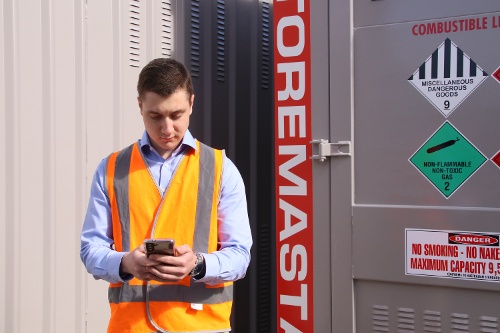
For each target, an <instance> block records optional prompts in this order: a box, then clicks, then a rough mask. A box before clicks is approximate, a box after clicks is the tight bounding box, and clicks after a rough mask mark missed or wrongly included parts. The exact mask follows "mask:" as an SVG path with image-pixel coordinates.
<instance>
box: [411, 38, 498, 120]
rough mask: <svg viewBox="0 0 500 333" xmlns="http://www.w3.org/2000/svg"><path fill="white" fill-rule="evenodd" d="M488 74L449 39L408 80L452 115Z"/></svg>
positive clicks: (443, 110)
mask: <svg viewBox="0 0 500 333" xmlns="http://www.w3.org/2000/svg"><path fill="white" fill-rule="evenodd" d="M487 77H488V74H486V72H485V71H483V70H482V69H481V67H479V66H478V65H477V64H476V63H475V62H474V61H473V60H472V59H471V58H469V57H468V56H467V55H466V54H465V53H464V52H463V51H462V50H461V49H460V48H459V47H457V46H456V45H455V43H453V42H452V41H451V40H450V39H449V38H447V39H446V40H445V41H444V42H443V43H442V44H441V45H440V46H439V47H438V48H437V49H436V50H435V51H434V52H433V53H432V55H431V56H430V57H429V58H428V59H427V60H426V61H425V62H424V63H423V64H422V65H421V66H420V67H419V68H418V69H417V70H416V71H415V72H414V73H413V75H412V76H410V78H409V79H408V81H409V82H410V83H411V84H412V85H413V86H414V87H415V88H417V90H418V91H420V93H421V94H422V95H424V96H425V98H427V99H428V100H429V102H431V103H432V105H434V106H435V107H436V108H437V109H438V110H439V111H440V112H441V113H442V114H443V115H444V116H445V117H448V115H450V114H451V113H452V112H453V111H454V110H455V109H456V108H457V107H458V106H459V105H460V104H461V103H462V102H463V101H464V100H465V99H466V98H467V97H468V96H469V95H470V94H471V93H472V92H473V91H474V89H476V88H477V87H478V86H479V85H480V84H481V83H482V82H483V81H484V80H485V79H486V78H487Z"/></svg>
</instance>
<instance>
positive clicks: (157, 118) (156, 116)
mask: <svg viewBox="0 0 500 333" xmlns="http://www.w3.org/2000/svg"><path fill="white" fill-rule="evenodd" d="M151 119H153V120H160V119H161V116H159V115H157V114H156V115H155V114H153V115H151Z"/></svg>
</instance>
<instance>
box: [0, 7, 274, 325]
mask: <svg viewBox="0 0 500 333" xmlns="http://www.w3.org/2000/svg"><path fill="white" fill-rule="evenodd" d="M265 5H267V7H266V8H267V9H268V8H269V2H265ZM196 6H198V7H196ZM200 7H201V9H200ZM261 7H262V2H260V1H257V0H254V1H252V2H247V1H240V2H228V1H221V0H218V1H217V0H212V1H210V2H209V1H203V2H202V1H197V0H193V1H186V0H161V1H154V2H149V1H148V2H146V1H135V0H130V1H126V0H121V1H101V0H74V1H55V0H39V1H30V2H27V1H15V0H0V107H1V108H2V109H3V117H0V132H1V133H3V138H4V139H3V140H0V154H2V155H3V156H5V158H4V159H3V160H2V162H0V184H2V187H1V190H0V211H2V212H3V215H2V218H1V219H0V250H2V251H1V252H0V253H1V254H0V293H1V294H2V295H4V297H1V298H0V332H9V333H11V332H12V333H17V332H50V333H52V332H56V333H57V332H77V333H79V332H104V331H105V330H106V326H107V322H108V318H109V306H108V303H107V283H106V282H103V281H95V280H94V279H93V278H92V277H91V276H90V275H88V274H87V273H86V272H85V269H84V267H83V265H82V264H81V262H80V258H79V247H80V240H79V238H80V231H81V226H82V221H83V218H84V215H85V212H86V208H87V200H88V195H89V187H90V181H91V179H92V177H93V173H94V171H95V168H96V166H97V165H98V163H99V162H100V161H101V159H102V158H104V157H106V156H107V155H108V154H109V153H111V152H112V151H115V150H118V149H120V148H122V147H124V146H126V145H128V144H130V143H131V142H133V141H135V140H137V139H138V138H139V137H140V135H141V134H142V131H143V125H142V120H141V118H140V114H139V109H138V106H137V100H136V96H137V93H136V91H135V87H136V81H137V76H138V74H139V71H140V68H142V66H144V65H145V64H146V62H147V61H149V60H150V59H152V58H155V57H161V56H174V57H176V58H178V59H185V61H186V62H187V64H188V66H191V69H195V70H194V72H193V74H194V75H193V76H194V77H195V80H196V81H197V82H196V83H195V84H196V89H197V91H196V101H197V102H196V103H195V105H196V108H197V110H199V112H197V113H196V115H194V116H193V119H192V131H193V132H194V133H195V135H197V136H198V137H199V138H200V139H201V140H203V141H204V142H206V143H208V144H212V145H215V146H220V147H225V148H227V151H228V155H229V156H230V157H231V158H232V159H233V161H235V163H236V164H237V165H238V167H239V168H240V171H241V173H242V175H243V177H244V179H245V181H246V182H247V189H248V193H249V194H248V198H249V208H250V214H251V220H252V224H253V226H252V228H253V229H254V238H255V240H256V245H255V247H254V250H253V252H254V253H253V255H254V254H255V253H256V252H255V249H257V247H259V244H258V243H259V241H260V239H264V238H265V239H266V240H265V241H264V243H262V245H264V247H265V248H262V247H261V249H260V250H259V251H262V253H264V255H265V257H266V258H268V257H269V251H270V248H272V246H271V245H270V244H268V242H269V239H272V235H271V236H270V235H268V234H267V231H266V230H268V229H272V228H270V226H271V225H272V216H273V214H272V213H271V212H270V211H269V210H270V209H272V207H273V200H272V187H271V186H272V185H271V184H272V175H271V173H272V167H271V165H270V164H269V165H268V166H269V168H268V169H266V168H265V166H266V164H265V163H264V164H263V163H260V164H259V165H258V160H259V159H261V160H262V159H265V160H266V161H267V162H268V163H269V161H270V160H271V159H272V153H271V152H272V140H271V139H272V138H271V136H272V133H271V132H270V131H272V119H273V113H272V91H270V90H269V89H268V87H269V86H268V83H270V82H269V80H270V78H269V77H268V76H267V75H266V74H265V73H266V71H265V70H264V69H265V68H268V66H269V59H268V58H267V54H266V56H263V55H262V54H261V52H264V51H265V50H264V49H262V50H261V49H260V46H259V45H260V43H262V42H263V40H261V39H264V38H263V37H262V36H263V35H262V34H263V33H265V34H268V33H269V32H268V31H266V32H264V30H263V31H260V30H261V27H260V23H259V24H257V22H260V21H259V20H254V19H252V18H256V17H257V16H258V15H261V10H262V8H261ZM195 9H198V14H199V12H200V10H203V11H204V15H206V17H205V18H203V19H202V18H201V17H199V16H198V18H197V22H198V23H196V22H195V21H196V20H194V19H193V18H196V11H194V10H195ZM249 13H250V14H251V16H249V15H247V14H249ZM240 15H241V17H242V18H243V17H244V19H243V20H238V19H237V17H238V16H240ZM266 15H267V16H266V17H264V18H263V19H262V20H267V19H268V18H269V15H268V14H266ZM193 20H194V21H193ZM201 21H202V22H201ZM200 22H201V23H200ZM200 24H201V25H200ZM257 25H259V27H257ZM264 25H265V24H264ZM229 28H230V29H229ZM255 28H258V29H257V30H258V31H257V30H256V29H255ZM234 29H237V31H236V30H234ZM262 29H263V28H262ZM239 35H244V36H245V38H243V39H241V38H239ZM176 36H177V38H174V37H176ZM196 36H198V39H197V40H196ZM185 37H186V38H185ZM201 38H208V39H204V40H201ZM174 40H175V42H174ZM266 42H267V43H269V42H270V41H268V40H267V39H266ZM189 43H192V44H189ZM196 43H197V44H196ZM195 45H197V46H198V48H197V49H196V51H197V54H194V53H193V50H195V48H194V46H195ZM201 47H203V48H204V49H202V48H201ZM193 55H195V57H198V58H197V59H194V58H193ZM261 57H262V58H264V59H263V60H261ZM187 58H190V59H187ZM194 67H196V68H194ZM259 68H261V69H262V70H259ZM261 76H262V77H261ZM262 80H265V82H266V84H263V85H260V87H259V82H262ZM266 108H268V109H266ZM259 117H260V120H259ZM221 119H225V120H226V121H221ZM257 121H262V122H263V123H264V122H265V124H263V125H262V126H257ZM263 128H268V129H269V131H267V130H266V133H262V129H263ZM259 129H260V132H258V131H259ZM261 144H263V145H265V146H263V147H260V148H258V147H257V145H261ZM257 166H258V168H256V167H257ZM258 192H260V193H265V194H259V195H257V193H258ZM257 211H259V214H257ZM256 216H258V219H259V224H257V222H256V221H257V217H256ZM259 230H260V231H259ZM264 231H265V233H264V234H262V232H264ZM257 233H259V234H260V236H262V237H260V236H259V237H255V235H256V234H257ZM264 236H265V237H264ZM268 248H269V249H268ZM252 260H253V261H252V266H251V269H250V270H249V273H248V275H247V278H246V279H245V280H243V281H242V282H239V283H238V284H237V294H236V295H237V296H236V297H237V299H236V300H235V312H237V313H236V319H235V320H236V322H235V324H234V328H235V329H236V330H237V331H239V332H255V331H256V330H257V326H256V322H257V321H258V320H259V319H261V320H262V319H263V316H264V317H266V318H265V319H264V320H265V323H264V324H265V327H268V325H269V320H270V314H271V311H266V313H265V315H262V314H260V315H257V314H256V308H257V298H256V297H255V296H254V295H255V293H256V288H257V287H259V288H262V290H263V291H262V292H261V295H264V298H262V296H258V300H259V302H260V303H261V304H263V302H265V301H266V300H267V295H268V294H270V293H272V291H271V289H270V286H271V283H272V282H271V281H270V280H269V279H270V276H269V279H266V281H261V282H260V283H259V285H258V286H257V282H256V281H257V276H258V274H257V271H258V270H261V269H262V268H264V266H265V269H267V270H268V271H269V269H270V268H269V265H271V263H270V262H269V259H266V260H263V261H262V263H261V264H259V260H258V258H257V257H256V256H253V259H252ZM268 271H267V273H269V272H268ZM259 274H261V276H262V274H263V272H262V271H261V272H260V273H259ZM264 308H265V309H270V308H269V304H266V305H265V307H264ZM257 316H261V317H260V318H257ZM260 326H261V327H262V322H261V325H260Z"/></svg>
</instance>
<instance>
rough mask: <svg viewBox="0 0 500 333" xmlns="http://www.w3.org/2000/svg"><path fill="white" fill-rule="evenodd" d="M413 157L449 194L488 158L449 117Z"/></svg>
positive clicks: (447, 195)
mask: <svg viewBox="0 0 500 333" xmlns="http://www.w3.org/2000/svg"><path fill="white" fill-rule="evenodd" d="M409 161H410V162H411V163H412V164H413V165H414V166H415V167H416V168H417V169H418V170H419V171H420V172H421V173H422V174H423V175H424V176H425V177H426V178H427V179H428V180H429V181H430V182H431V183H432V184H433V185H434V186H435V187H436V188H437V189H438V190H439V191H440V192H441V193H442V194H443V195H444V196H445V197H446V198H449V197H450V196H451V195H452V194H453V193H454V192H455V191H456V190H457V189H458V188H459V187H460V186H461V185H462V184H463V183H464V182H465V181H466V180H467V179H468V178H469V177H470V176H471V175H472V174H473V173H474V172H476V171H477V170H478V169H479V168H480V167H481V166H482V165H483V164H484V162H486V161H487V158H486V157H485V156H484V155H483V153H481V152H480V151H479V150H478V149H477V148H476V147H474V145H473V144H472V143H470V142H469V140H467V139H466V138H465V137H464V136H463V135H462V134H461V133H460V132H459V131H458V130H457V129H456V128H455V127H453V125H451V123H450V122H448V121H446V122H445V123H444V124H443V125H442V126H441V127H440V128H439V129H438V130H437V131H436V132H435V133H434V134H433V135H432V136H431V137H430V138H429V139H428V140H427V141H426V142H425V143H424V145H423V146H422V147H420V149H419V150H417V151H416V152H415V154H413V156H412V157H410V159H409Z"/></svg>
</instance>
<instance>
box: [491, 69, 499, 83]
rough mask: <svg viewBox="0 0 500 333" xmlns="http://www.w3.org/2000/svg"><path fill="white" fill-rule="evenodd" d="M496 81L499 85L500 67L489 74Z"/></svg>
mask: <svg viewBox="0 0 500 333" xmlns="http://www.w3.org/2000/svg"><path fill="white" fill-rule="evenodd" d="M491 76H493V77H494V78H495V80H497V82H498V83H500V67H498V68H497V70H496V71H495V72H494V73H493V74H491Z"/></svg>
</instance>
